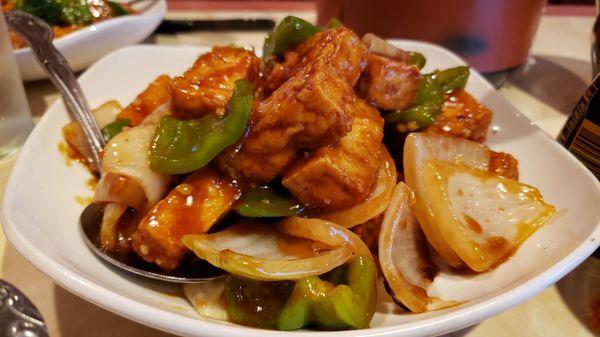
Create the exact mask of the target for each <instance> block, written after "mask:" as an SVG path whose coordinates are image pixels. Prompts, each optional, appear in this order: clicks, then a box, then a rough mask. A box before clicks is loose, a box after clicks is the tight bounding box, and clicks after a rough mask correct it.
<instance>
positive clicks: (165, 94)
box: [119, 75, 173, 126]
mask: <svg viewBox="0 0 600 337" xmlns="http://www.w3.org/2000/svg"><path fill="white" fill-rule="evenodd" d="M172 96H173V80H172V79H171V78H170V77H169V76H167V75H160V76H159V77H157V78H156V79H155V80H154V81H153V82H152V83H150V85H148V87H147V88H146V89H145V90H144V91H142V92H141V93H140V94H139V95H138V96H137V97H136V98H135V100H134V101H133V102H131V103H130V104H129V105H128V106H126V107H125V108H124V109H123V110H122V111H121V112H120V113H119V119H129V121H130V122H131V125H132V126H136V125H139V124H140V123H141V122H142V120H143V119H144V118H146V116H148V115H149V114H150V113H151V112H152V111H154V110H155V109H156V108H158V107H159V106H161V105H163V104H165V103H166V102H167V101H168V100H170V99H171V97H172Z"/></svg>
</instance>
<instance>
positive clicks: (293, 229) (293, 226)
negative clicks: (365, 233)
mask: <svg viewBox="0 0 600 337" xmlns="http://www.w3.org/2000/svg"><path fill="white" fill-rule="evenodd" d="M277 229H278V230H279V231H280V232H282V233H285V234H288V235H293V236H297V237H301V238H305V239H309V240H314V241H316V242H321V243H324V244H326V245H329V246H332V247H336V246H340V245H350V248H351V250H352V252H353V253H354V254H356V255H359V256H360V255H364V256H370V257H371V258H373V256H372V255H371V251H370V250H369V248H368V247H367V245H366V244H365V243H364V242H363V240H361V239H360V237H359V236H358V235H356V234H355V233H354V232H352V231H350V230H348V229H347V228H344V227H342V226H340V225H338V224H335V223H333V222H330V221H327V220H322V219H316V218H301V217H297V216H295V217H291V218H287V219H285V220H284V221H282V222H281V223H279V224H278V225H277Z"/></svg>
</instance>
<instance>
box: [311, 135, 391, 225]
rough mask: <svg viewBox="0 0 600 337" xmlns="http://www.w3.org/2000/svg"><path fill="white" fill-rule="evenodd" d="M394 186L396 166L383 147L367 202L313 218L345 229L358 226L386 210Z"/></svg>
mask: <svg viewBox="0 0 600 337" xmlns="http://www.w3.org/2000/svg"><path fill="white" fill-rule="evenodd" d="M394 186H396V164H395V163H394V160H393V159H392V156H391V155H390V153H389V152H388V151H387V149H386V148H385V147H384V148H383V151H382V161H381V168H380V169H379V172H378V174H377V181H376V182H375V188H374V190H373V192H372V193H371V195H370V196H369V197H368V198H367V200H365V201H363V202H362V203H360V204H358V205H355V206H353V207H350V208H347V209H342V210H339V211H334V212H328V213H321V214H316V215H315V217H316V218H320V219H325V220H329V221H331V222H334V223H336V224H338V225H340V226H343V227H346V228H352V227H354V226H357V225H360V224H362V223H365V222H367V221H368V220H370V219H373V218H374V217H376V216H378V215H379V214H381V213H383V212H384V211H385V210H386V209H387V207H388V205H389V204H390V199H391V197H392V193H393V192H394Z"/></svg>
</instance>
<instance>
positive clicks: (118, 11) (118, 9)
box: [106, 0, 131, 17]
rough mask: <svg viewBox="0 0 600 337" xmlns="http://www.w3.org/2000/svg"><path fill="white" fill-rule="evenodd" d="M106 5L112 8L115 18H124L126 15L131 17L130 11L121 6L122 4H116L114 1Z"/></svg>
mask: <svg viewBox="0 0 600 337" xmlns="http://www.w3.org/2000/svg"><path fill="white" fill-rule="evenodd" d="M106 3H107V4H108V5H109V6H110V8H111V9H112V14H113V16H115V17H116V16H124V15H129V14H131V13H129V11H128V10H126V9H125V7H123V6H121V4H119V3H118V2H114V1H110V0H108V1H106Z"/></svg>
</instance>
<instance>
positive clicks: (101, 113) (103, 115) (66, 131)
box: [62, 101, 122, 171]
mask: <svg viewBox="0 0 600 337" xmlns="http://www.w3.org/2000/svg"><path fill="white" fill-rule="evenodd" d="M121 109H122V108H121V105H120V104H119V102H117V101H108V102H106V103H104V104H102V105H101V106H99V107H98V108H97V109H94V110H92V113H93V114H94V119H95V120H96V123H98V126H99V127H100V128H103V127H105V126H106V125H107V124H109V123H112V122H114V121H115V118H117V114H119V112H120V111H121ZM62 133H63V137H64V138H65V140H66V141H67V143H69V145H70V146H71V147H72V148H73V149H74V150H75V151H77V153H78V154H79V155H80V156H81V157H82V158H83V159H84V160H85V161H86V163H90V164H91V163H93V160H92V150H91V149H90V145H89V144H88V141H87V138H86V137H85V134H84V132H83V129H82V128H81V125H79V122H76V121H72V122H70V123H69V124H67V125H65V126H64V127H63V129H62ZM88 166H89V167H90V168H91V169H93V170H94V171H95V166H94V165H88Z"/></svg>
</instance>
